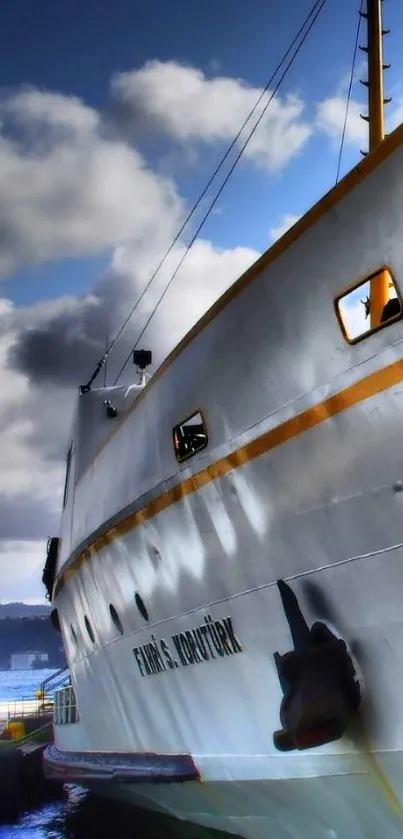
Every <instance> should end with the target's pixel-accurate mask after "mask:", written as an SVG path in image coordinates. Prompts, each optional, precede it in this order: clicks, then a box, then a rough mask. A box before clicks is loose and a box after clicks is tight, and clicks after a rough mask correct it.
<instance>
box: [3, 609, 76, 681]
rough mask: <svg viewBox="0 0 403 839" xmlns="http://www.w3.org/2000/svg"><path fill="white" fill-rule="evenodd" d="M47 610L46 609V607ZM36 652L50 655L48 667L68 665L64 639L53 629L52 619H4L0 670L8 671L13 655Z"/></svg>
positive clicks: (32, 616) (38, 617)
mask: <svg viewBox="0 0 403 839" xmlns="http://www.w3.org/2000/svg"><path fill="white" fill-rule="evenodd" d="M45 609H46V607H45ZM28 650H35V651H37V652H40V653H48V655H49V662H48V664H47V665H46V666H47V667H50V668H52V669H53V668H54V669H55V670H56V669H58V668H59V667H63V666H64V665H65V663H66V659H65V655H64V650H63V645H62V637H61V635H60V633H59V632H56V630H55V629H54V628H53V626H52V623H51V621H50V618H47V619H45V620H44V618H43V616H42V615H39V616H34V615H31V616H29V617H24V618H4V620H1V621H0V670H7V669H8V668H9V666H10V658H11V656H12V654H13V653H23V652H27V651H28Z"/></svg>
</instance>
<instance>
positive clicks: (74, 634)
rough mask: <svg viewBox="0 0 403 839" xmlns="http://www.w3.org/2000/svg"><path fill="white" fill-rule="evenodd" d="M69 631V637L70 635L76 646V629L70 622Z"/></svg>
mask: <svg viewBox="0 0 403 839" xmlns="http://www.w3.org/2000/svg"><path fill="white" fill-rule="evenodd" d="M70 633H71V637H72V639H73V641H74V643H75V645H76V647H77V646H78V638H77V633H76V630H75V629H74V626H73V624H72V623H71V624H70Z"/></svg>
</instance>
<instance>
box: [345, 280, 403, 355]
mask: <svg viewBox="0 0 403 839" xmlns="http://www.w3.org/2000/svg"><path fill="white" fill-rule="evenodd" d="M335 307H336V314H337V317H338V320H339V323H340V326H341V329H342V332H343V335H344V337H345V339H346V341H348V342H349V343H350V344H355V343H357V341H361V340H362V338H366V337H367V335H370V334H371V332H374V331H375V330H378V329H381V328H383V327H384V326H388V325H389V324H390V323H393V322H394V321H396V320H399V318H401V317H402V301H401V298H400V293H399V291H398V288H397V285H396V282H395V280H394V278H393V276H392V273H391V272H390V271H389V269H388V268H382V269H381V270H379V271H377V272H376V273H375V274H371V276H369V277H366V278H365V280H361V282H359V283H356V284H355V285H354V286H352V287H351V288H349V289H348V290H347V291H344V292H343V293H342V294H340V295H338V296H337V297H336V299H335Z"/></svg>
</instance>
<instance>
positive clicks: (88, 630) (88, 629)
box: [84, 615, 95, 644]
mask: <svg viewBox="0 0 403 839" xmlns="http://www.w3.org/2000/svg"><path fill="white" fill-rule="evenodd" d="M84 623H85V628H86V630H87V632H88V635H89V637H90V639H91V641H92V643H93V644H95V635H94V630H93V628H92V626H91V624H90V622H89V620H88V618H87V615H85V618H84Z"/></svg>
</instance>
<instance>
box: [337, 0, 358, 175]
mask: <svg viewBox="0 0 403 839" xmlns="http://www.w3.org/2000/svg"><path fill="white" fill-rule="evenodd" d="M363 6H364V0H361V3H360V9H359V12H358V24H357V33H356V36H355V44H354V53H353V63H352V65H351V76H350V84H349V87H348V93H347V102H346V112H345V114H344V125H343V132H342V135H341V143H340V151H339V159H338V163H337V175H336V184H337V183H338V182H339V177H340V167H341V158H342V155H343V148H344V140H345V137H346V130H347V119H348V109H349V107H350V100H351V90H352V87H353V81H354V69H355V62H356V60H357V51H358V39H359V37H360V27H361V17H362V10H363Z"/></svg>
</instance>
